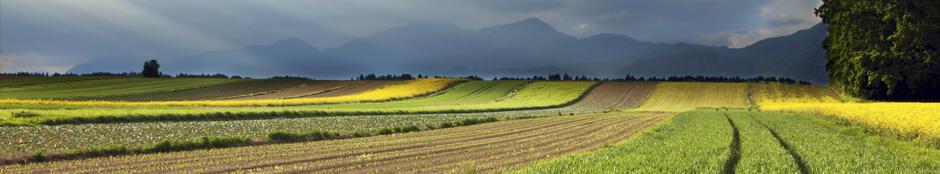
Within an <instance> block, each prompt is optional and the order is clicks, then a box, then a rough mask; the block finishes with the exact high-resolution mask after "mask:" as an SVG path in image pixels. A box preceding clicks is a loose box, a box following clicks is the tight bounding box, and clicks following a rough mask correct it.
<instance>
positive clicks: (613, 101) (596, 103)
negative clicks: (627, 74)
mask: <svg viewBox="0 0 940 174" xmlns="http://www.w3.org/2000/svg"><path fill="white" fill-rule="evenodd" d="M653 89H656V83H655V82H605V83H603V84H600V85H598V86H597V87H595V88H594V89H593V90H591V91H590V92H589V93H588V94H587V96H585V97H584V99H582V100H581V101H580V102H578V103H575V104H574V105H572V106H571V107H582V108H594V109H604V110H614V109H627V108H635V107H639V106H640V105H641V104H643V102H644V101H646V99H647V98H649V96H650V94H651V93H652V92H653Z"/></svg>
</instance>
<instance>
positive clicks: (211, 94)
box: [95, 79, 310, 101]
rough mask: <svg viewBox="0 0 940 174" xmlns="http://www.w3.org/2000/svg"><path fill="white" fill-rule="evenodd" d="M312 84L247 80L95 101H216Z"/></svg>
mask: <svg viewBox="0 0 940 174" xmlns="http://www.w3.org/2000/svg"><path fill="white" fill-rule="evenodd" d="M306 83H310V81H309V80H298V79H263V80H245V81H242V82H236V83H228V84H222V85H214V86H207V87H202V88H194V89H186V90H179V91H172V92H162V93H150V94H140V95H130V96H115V97H102V98H96V99H95V100H119V101H186V100H216V99H227V98H236V97H243V96H251V95H258V94H264V93H269V92H274V91H278V90H284V89H287V88H291V87H295V86H299V85H302V84H306Z"/></svg>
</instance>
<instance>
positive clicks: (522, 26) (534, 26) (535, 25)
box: [481, 18, 558, 32]
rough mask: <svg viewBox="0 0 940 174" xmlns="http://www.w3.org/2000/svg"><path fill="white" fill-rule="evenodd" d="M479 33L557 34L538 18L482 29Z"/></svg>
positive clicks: (553, 28) (550, 26)
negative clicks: (535, 32)
mask: <svg viewBox="0 0 940 174" xmlns="http://www.w3.org/2000/svg"><path fill="white" fill-rule="evenodd" d="M481 31H489V32H504V31H509V32H515V31H529V32H532V31H538V32H558V31H557V30H555V27H552V25H549V24H548V23H545V21H542V19H539V18H526V19H524V20H521V21H517V22H513V23H508V24H503V25H497V26H492V27H488V28H484V29H482V30H481Z"/></svg>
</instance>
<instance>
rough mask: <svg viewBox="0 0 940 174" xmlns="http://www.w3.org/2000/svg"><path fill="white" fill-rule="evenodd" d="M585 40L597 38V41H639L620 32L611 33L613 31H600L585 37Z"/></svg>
mask: <svg viewBox="0 0 940 174" xmlns="http://www.w3.org/2000/svg"><path fill="white" fill-rule="evenodd" d="M585 40H597V41H608V42H609V41H627V42H639V41H638V40H636V39H634V38H632V37H630V36H627V35H622V34H613V33H601V34H597V35H593V36H591V37H588V38H585Z"/></svg>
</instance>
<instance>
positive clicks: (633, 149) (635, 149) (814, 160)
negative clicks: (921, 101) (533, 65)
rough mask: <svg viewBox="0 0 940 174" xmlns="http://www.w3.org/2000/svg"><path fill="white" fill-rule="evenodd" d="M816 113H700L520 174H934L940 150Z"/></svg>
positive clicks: (690, 114) (553, 160)
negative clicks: (828, 119)
mask: <svg viewBox="0 0 940 174" xmlns="http://www.w3.org/2000/svg"><path fill="white" fill-rule="evenodd" d="M815 117H817V116H814V115H801V114H787V113H774V112H747V111H730V112H716V111H714V110H699V111H693V112H685V113H680V114H679V115H677V116H675V117H674V118H672V119H671V120H669V121H668V122H666V123H664V124H663V125H661V126H660V127H657V128H654V129H652V130H649V131H646V132H643V133H642V134H640V135H638V136H637V137H635V138H632V139H630V140H628V141H625V142H623V143H621V144H617V145H614V146H612V147H609V148H604V149H601V150H599V151H595V152H589V153H584V154H577V155H569V156H564V157H560V158H556V159H552V160H548V161H545V162H540V163H539V164H536V165H532V166H529V167H526V168H524V169H522V170H521V171H518V173H610V172H613V173H620V172H639V173H698V172H706V173H734V172H742V173H767V172H770V173H778V172H782V173H807V172H808V173H843V172H852V173H854V172H862V173H933V172H936V171H940V160H938V159H940V158H937V157H940V156H938V155H940V151H938V150H936V149H925V148H923V147H920V146H916V145H912V144H906V143H904V142H896V141H892V140H889V139H885V138H881V137H872V136H868V135H865V134H864V133H861V134H859V133H857V131H853V130H857V128H851V127H841V126H838V125H836V124H833V123H831V122H826V121H823V120H819V119H816V118H815Z"/></svg>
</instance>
